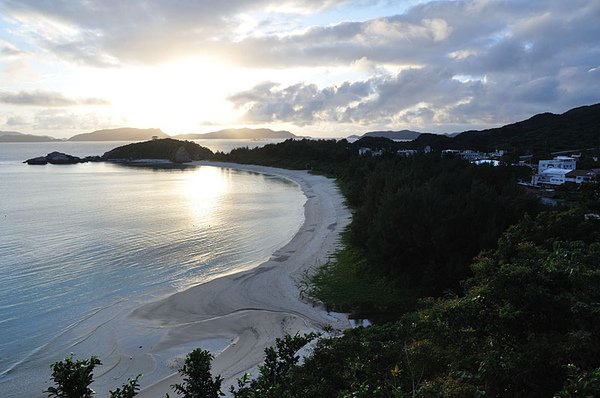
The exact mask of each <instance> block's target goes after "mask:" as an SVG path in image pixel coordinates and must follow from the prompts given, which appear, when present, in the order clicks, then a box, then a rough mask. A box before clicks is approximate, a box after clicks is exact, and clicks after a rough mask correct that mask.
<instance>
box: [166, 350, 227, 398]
mask: <svg viewBox="0 0 600 398" xmlns="http://www.w3.org/2000/svg"><path fill="white" fill-rule="evenodd" d="M212 359H213V356H212V354H211V353H210V352H208V351H206V350H203V349H201V348H197V349H195V350H194V351H192V352H190V353H189V354H188V355H187V356H186V358H185V362H184V364H183V365H182V366H181V368H179V373H180V374H181V375H182V376H183V383H181V384H173V385H172V386H171V387H172V388H173V390H174V391H175V392H176V393H178V394H180V395H179V396H181V397H184V398H218V397H221V396H223V395H225V394H223V392H222V391H221V383H222V382H223V379H222V378H221V376H217V377H215V378H214V379H213V377H212V375H211V373H210V368H211V361H212Z"/></svg>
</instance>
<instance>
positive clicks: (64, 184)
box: [0, 140, 305, 398]
mask: <svg viewBox="0 0 600 398" xmlns="http://www.w3.org/2000/svg"><path fill="white" fill-rule="evenodd" d="M271 142H276V141H273V140H267V141H244V140H203V141H201V142H200V141H199V143H200V144H201V145H203V146H207V147H208V148H210V149H211V150H213V151H217V150H219V151H223V152H228V151H230V150H231V149H232V148H234V147H240V146H248V147H254V146H261V145H265V144H267V143H271ZM123 144H125V143H123V142H50V143H0V397H4V398H9V397H38V396H39V397H43V396H47V394H44V393H43V390H45V389H46V388H48V387H49V386H50V385H52V384H51V381H50V375H51V370H50V364H51V363H53V362H55V361H58V360H61V359H63V358H65V357H66V356H68V355H70V354H73V355H75V358H88V357H89V356H90V355H97V356H98V357H99V358H100V359H101V361H102V362H103V366H102V367H100V368H99V369H98V373H97V374H96V376H97V377H98V378H102V379H103V380H104V382H105V384H110V382H113V381H114V383H115V384H114V386H118V385H120V384H122V383H123V382H124V380H126V377H129V376H135V374H133V373H132V372H133V371H134V370H135V368H136V367H135V366H132V365H131V364H132V363H134V362H135V361H136V360H137V361H138V362H137V364H138V365H139V366H138V368H139V367H140V366H141V367H142V368H144V370H146V371H147V373H150V374H152V375H153V376H152V377H154V379H156V378H159V377H164V376H166V375H167V374H168V373H170V372H172V369H171V370H169V369H163V368H162V365H163V362H164V361H169V359H170V358H169V356H170V355H175V354H176V353H174V352H172V353H165V354H164V356H163V357H160V356H158V357H157V356H156V355H151V354H150V353H149V351H148V350H149V348H148V347H145V346H144V344H146V343H147V342H150V341H152V339H153V338H155V337H156V336H153V335H152V334H153V333H154V332H152V331H150V332H149V331H148V330H151V329H147V328H143V327H141V326H140V325H139V324H136V323H133V322H131V321H130V320H128V314H129V313H130V312H131V311H132V310H133V309H135V308H137V307H139V306H141V305H142V304H143V303H145V302H149V301H152V300H156V299H159V298H161V297H165V296H168V295H170V294H173V293H175V292H178V291H182V290H184V289H187V288H189V287H191V286H193V285H195V284H199V283H202V282H205V281H208V280H210V279H213V278H216V277H219V276H222V275H226V274H230V273H234V272H238V271H240V270H244V269H248V268H251V267H254V266H256V265H258V264H260V263H262V262H264V261H266V260H267V259H268V258H269V257H270V256H271V254H272V253H273V252H274V251H275V250H277V249H278V248H280V247H282V246H284V245H285V244H286V243H287V242H289V240H290V239H291V238H292V237H293V235H294V234H295V233H296V232H297V231H298V229H299V227H300V226H301V224H302V222H303V220H304V214H303V204H304V202H305V197H304V195H303V193H302V192H301V190H300V188H299V187H298V186H297V185H296V184H294V183H292V182H290V181H288V180H286V179H283V178H280V177H275V176H271V175H264V174H257V173H250V172H243V171H236V170H232V169H227V168H218V167H212V166H198V167H184V168H176V169H173V168H168V169H166V168H152V167H131V166H124V165H117V164H111V163H84V164H76V165H46V166H29V165H27V164H23V163H22V162H23V160H25V159H28V158H31V157H36V156H41V155H45V154H47V153H49V152H52V151H60V152H65V153H68V154H71V155H75V156H87V155H100V154H102V153H104V152H106V151H108V150H110V149H112V148H115V147H117V146H120V145H123ZM142 326H143V325H142ZM156 333H157V334H158V333H160V331H159V330H157V331H156ZM217 346H218V344H217ZM215 349H218V347H216V348H215ZM134 358H135V359H134ZM128 360H129V361H133V362H128ZM106 380H109V381H110V382H109V383H106ZM148 381H149V380H145V381H144V379H142V385H144V384H147V383H148ZM106 395H107V394H106V391H99V395H98V396H106Z"/></svg>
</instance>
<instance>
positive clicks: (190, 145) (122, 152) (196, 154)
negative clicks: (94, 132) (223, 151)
mask: <svg viewBox="0 0 600 398" xmlns="http://www.w3.org/2000/svg"><path fill="white" fill-rule="evenodd" d="M180 148H183V149H185V151H186V152H187V154H188V155H189V157H190V158H191V160H202V159H209V158H211V157H212V156H213V153H212V151H211V150H210V149H208V148H204V147H202V146H200V145H198V144H196V143H194V142H191V141H180V140H174V139H172V138H164V139H156V140H151V141H144V142H136V143H133V144H128V145H123V146H120V147H118V148H115V149H113V150H111V151H108V152H106V153H105V154H104V155H102V158H103V159H105V160H115V159H128V160H135V159H166V160H174V159H175V157H176V154H177V151H178V150H180Z"/></svg>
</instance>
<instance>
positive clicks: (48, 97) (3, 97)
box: [0, 91, 109, 107]
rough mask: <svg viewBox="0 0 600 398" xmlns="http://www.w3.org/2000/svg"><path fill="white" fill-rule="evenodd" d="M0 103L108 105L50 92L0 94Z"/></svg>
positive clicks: (104, 102)
mask: <svg viewBox="0 0 600 398" xmlns="http://www.w3.org/2000/svg"><path fill="white" fill-rule="evenodd" d="M0 103H3V104H8V105H23V106H43V107H63V106H76V105H108V104H109V102H108V101H106V100H104V99H101V98H79V99H77V98H69V97H66V96H65V95H63V94H60V93H56V92H52V91H20V92H18V93H9V92H0Z"/></svg>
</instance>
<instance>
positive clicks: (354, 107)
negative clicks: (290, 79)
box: [229, 67, 600, 131]
mask: <svg viewBox="0 0 600 398" xmlns="http://www.w3.org/2000/svg"><path fill="white" fill-rule="evenodd" d="M570 74H571V76H570V77H563V79H557V78H555V77H543V78H538V79H533V80H532V79H530V78H529V76H528V75H519V76H511V77H512V79H511V80H506V81H505V80H504V77H503V76H501V75H500V76H497V80H495V79H494V78H493V77H485V78H481V79H474V80H468V79H466V78H462V79H459V78H457V75H456V74H455V73H454V72H453V71H452V70H450V69H447V68H438V67H425V68H419V69H409V70H405V71H403V72H401V73H399V74H397V75H393V76H377V77H373V78H371V79H368V80H366V81H362V82H355V83H349V82H347V83H344V84H342V85H341V86H331V87H325V88H322V89H319V88H318V87H317V86H315V85H312V84H296V85H292V86H287V87H281V86H278V85H277V84H275V83H271V82H268V83H263V84H260V85H257V86H256V87H254V88H253V89H251V90H247V91H244V92H241V93H237V94H235V95H233V96H231V97H229V100H230V101H231V102H232V103H233V104H234V105H235V106H236V107H237V108H239V109H243V110H244V111H245V114H244V121H245V122H255V123H268V122H291V123H294V124H297V125H300V126H303V125H310V124H316V123H322V122H338V123H356V124H360V125H384V126H396V127H403V126H404V127H414V126H426V127H428V128H430V129H431V130H435V131H441V130H442V129H444V128H451V127H452V126H457V127H456V128H457V129H461V128H464V129H466V128H470V127H483V126H486V125H498V124H499V123H500V124H501V123H508V122H511V121H515V120H519V119H522V118H526V117H529V116H531V115H532V114H534V113H538V112H541V111H557V112H559V111H564V110H566V109H568V108H570V107H573V106H577V105H581V104H586V103H590V102H591V101H590V100H592V99H594V98H595V100H596V101H597V100H598V93H599V92H600V79H598V75H600V72H595V71H589V70H572V71H571V72H570Z"/></svg>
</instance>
